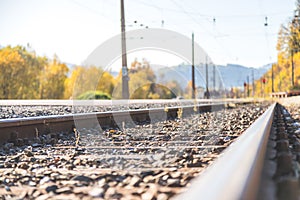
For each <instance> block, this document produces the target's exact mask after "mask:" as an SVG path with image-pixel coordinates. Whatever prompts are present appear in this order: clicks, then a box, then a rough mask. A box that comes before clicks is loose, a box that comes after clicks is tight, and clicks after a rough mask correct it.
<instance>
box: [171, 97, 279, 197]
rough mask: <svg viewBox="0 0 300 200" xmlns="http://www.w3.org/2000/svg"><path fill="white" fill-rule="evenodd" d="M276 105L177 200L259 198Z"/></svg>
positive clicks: (227, 149) (226, 150)
mask: <svg viewBox="0 0 300 200" xmlns="http://www.w3.org/2000/svg"><path fill="white" fill-rule="evenodd" d="M275 107H276V103H274V104H273V105H271V106H270V107H269V108H268V110H267V111H266V112H265V113H264V114H263V115H262V116H260V117H259V118H258V119H257V120H256V121H255V122H254V123H253V124H252V125H251V126H250V127H249V128H248V129H247V130H246V131H245V132H244V133H243V134H242V135H241V136H240V137H239V138H238V139H237V140H236V141H235V142H234V143H233V144H231V145H230V146H229V147H228V148H226V149H225V150H224V152H223V154H222V155H221V156H220V157H219V158H218V159H217V160H216V161H215V162H214V163H213V164H212V165H211V166H210V167H208V168H207V169H206V170H204V171H203V173H201V174H200V175H199V176H198V177H197V178H196V179H194V180H193V181H192V182H191V187H190V188H189V189H188V190H187V191H186V192H185V193H182V194H181V195H179V196H176V197H175V199H189V200H193V199H195V200H196V199H197V200H198V199H205V200H219V199H222V200H227V199H228V200H235V199H249V200H252V199H256V197H257V193H258V187H259V181H260V176H261V173H262V168H263V162H264V157H265V153H266V149H267V141H268V138H269V135H270V131H271V126H272V121H273V115H274V112H275Z"/></svg>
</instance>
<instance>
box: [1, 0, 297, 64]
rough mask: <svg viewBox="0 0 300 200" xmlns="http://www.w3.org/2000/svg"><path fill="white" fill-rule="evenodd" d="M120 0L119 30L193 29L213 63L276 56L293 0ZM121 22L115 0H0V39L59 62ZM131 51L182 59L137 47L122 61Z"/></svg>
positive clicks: (73, 58)
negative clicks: (123, 25) (122, 16)
mask: <svg viewBox="0 0 300 200" xmlns="http://www.w3.org/2000/svg"><path fill="white" fill-rule="evenodd" d="M124 2H125V21H126V31H131V30H135V29H144V28H145V27H146V26H148V27H149V28H161V29H167V30H172V31H176V32H178V33H180V34H183V35H185V36H186V37H191V34H192V33H194V35H195V42H197V44H199V45H200V46H201V47H202V48H203V49H204V50H205V51H206V52H207V53H208V55H209V56H210V58H211V59H212V61H213V62H214V63H215V64H222V65H226V64H228V63H231V64H240V65H244V66H247V67H261V66H263V65H266V64H268V63H271V62H276V60H277V52H276V43H277V33H278V31H279V27H280V25H281V24H286V23H287V22H288V21H289V20H290V19H291V18H292V17H293V14H294V9H295V0H151V1H149V0H124ZM266 18H267V19H266ZM135 21H136V23H135ZM265 23H267V26H265ZM141 24H142V25H141ZM120 29H121V28H120V1H119V0H26V1H25V0H0V46H6V45H12V46H15V45H23V46H27V44H29V45H30V46H31V48H32V49H34V50H35V51H36V53H37V54H38V55H40V56H47V57H50V58H51V57H53V55H54V54H56V55H57V56H58V57H59V58H60V60H61V61H63V62H66V63H71V64H77V65H80V64H82V63H83V62H84V61H85V59H86V58H87V57H88V56H89V55H90V54H91V53H92V52H93V51H94V50H95V49H96V48H97V46H99V45H101V44H102V43H103V42H105V41H107V40H109V39H110V38H112V37H113V36H116V35H118V34H120ZM134 58H138V59H139V60H142V58H146V59H147V60H148V61H149V62H150V63H155V64H159V65H167V66H171V65H176V64H180V62H183V60H182V59H180V58H177V57H176V56H174V55H166V53H160V52H155V51H139V52H135V53H131V54H129V55H128V65H130V62H132V61H133V59H134ZM116 63H117V65H120V64H119V63H120V61H116Z"/></svg>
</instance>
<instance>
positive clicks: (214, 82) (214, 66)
mask: <svg viewBox="0 0 300 200" xmlns="http://www.w3.org/2000/svg"><path fill="white" fill-rule="evenodd" d="M213 90H214V92H215V91H216V65H213Z"/></svg>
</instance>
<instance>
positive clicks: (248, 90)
mask: <svg viewBox="0 0 300 200" xmlns="http://www.w3.org/2000/svg"><path fill="white" fill-rule="evenodd" d="M247 95H248V97H249V95H250V88H249V76H247Z"/></svg>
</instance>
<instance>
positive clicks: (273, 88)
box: [272, 64, 275, 93]
mask: <svg viewBox="0 0 300 200" xmlns="http://www.w3.org/2000/svg"><path fill="white" fill-rule="evenodd" d="M274 65H275V64H272V93H274Z"/></svg>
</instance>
